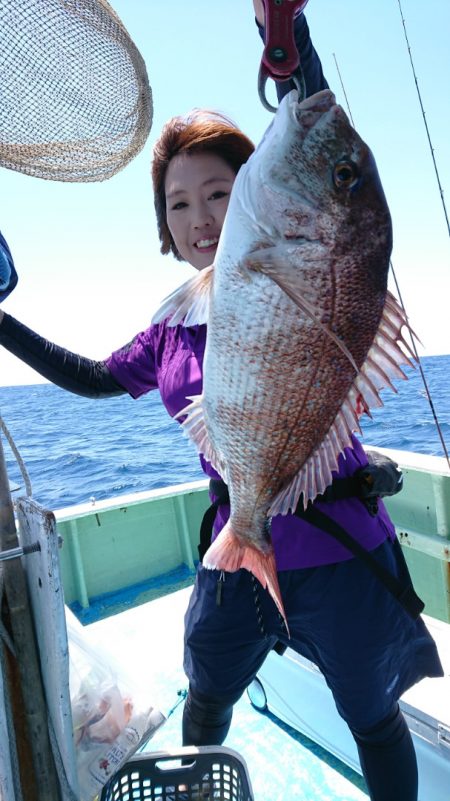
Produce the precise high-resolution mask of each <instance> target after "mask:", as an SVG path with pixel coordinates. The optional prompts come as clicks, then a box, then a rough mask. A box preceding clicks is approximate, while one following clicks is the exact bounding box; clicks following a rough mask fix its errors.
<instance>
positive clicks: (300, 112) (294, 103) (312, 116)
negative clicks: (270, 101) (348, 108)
mask: <svg viewBox="0 0 450 801" xmlns="http://www.w3.org/2000/svg"><path fill="white" fill-rule="evenodd" d="M289 101H290V102H289V112H290V114H291V117H292V119H293V121H294V123H295V124H296V125H297V126H298V127H300V129H301V130H302V132H303V139H305V138H306V136H307V135H308V133H309V132H310V131H311V130H312V129H313V128H314V127H315V126H316V125H317V123H318V122H319V121H320V122H324V123H325V122H326V121H328V120H329V119H330V118H332V117H340V116H344V117H346V114H345V112H344V110H343V109H342V108H341V106H339V105H338V104H337V103H336V96H335V95H334V93H333V92H332V91H331V90H330V89H323V90H322V91H321V92H316V94H314V95H311V96H310V97H306V98H305V99H304V100H302V101H301V102H300V103H299V102H298V93H297V92H296V91H295V90H294V91H293V92H291V96H290V98H289Z"/></svg>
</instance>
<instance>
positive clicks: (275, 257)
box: [245, 242, 358, 372]
mask: <svg viewBox="0 0 450 801" xmlns="http://www.w3.org/2000/svg"><path fill="white" fill-rule="evenodd" d="M291 247H292V246H291ZM297 247H301V249H302V256H303V258H304V259H305V257H306V259H308V252H309V256H310V260H311V261H314V260H318V259H319V257H320V254H321V246H320V245H318V244H317V243H309V242H305V243H304V244H302V245H300V246H299V245H297ZM288 248H289V245H286V243H285V242H283V243H280V244H278V245H275V246H274V247H270V248H262V249H261V250H256V251H253V252H252V253H251V254H250V255H249V257H248V258H247V259H246V260H245V263H246V265H247V266H248V267H249V268H250V269H251V270H254V271H255V272H261V273H264V275H267V276H268V277H269V278H271V279H272V280H273V281H275V283H276V284H278V286H279V287H280V289H282V290H283V292H285V293H286V295H288V297H290V299H291V300H292V301H293V302H294V303H295V305H296V306H298V308H299V309H301V311H302V312H303V313H304V314H306V316H307V317H309V319H310V320H312V321H313V322H314V323H316V325H318V326H319V328H320V329H321V330H322V331H323V332H324V334H325V335H326V336H327V337H329V339H331V340H332V341H333V342H334V343H335V345H337V347H338V348H339V349H340V350H341V351H342V353H343V354H344V355H345V356H346V358H347V359H348V360H349V362H350V364H351V365H352V367H353V368H354V370H355V371H356V372H358V367H357V365H356V362H355V360H354V358H353V356H352V354H351V353H350V351H349V349H348V348H347V346H346V345H345V343H344V342H343V341H342V339H340V338H339V337H338V336H337V335H336V334H335V333H334V331H332V330H331V328H330V327H329V326H327V325H325V324H324V323H322V321H321V319H320V314H319V313H318V312H317V309H316V308H315V307H314V305H313V304H312V303H310V302H309V301H308V300H307V299H306V297H305V295H307V293H308V289H309V282H308V280H307V279H306V278H304V277H303V276H302V273H301V271H300V270H293V269H292V266H291V264H290V263H289V259H288V258H286V250H287V249H288ZM304 251H305V253H304Z"/></svg>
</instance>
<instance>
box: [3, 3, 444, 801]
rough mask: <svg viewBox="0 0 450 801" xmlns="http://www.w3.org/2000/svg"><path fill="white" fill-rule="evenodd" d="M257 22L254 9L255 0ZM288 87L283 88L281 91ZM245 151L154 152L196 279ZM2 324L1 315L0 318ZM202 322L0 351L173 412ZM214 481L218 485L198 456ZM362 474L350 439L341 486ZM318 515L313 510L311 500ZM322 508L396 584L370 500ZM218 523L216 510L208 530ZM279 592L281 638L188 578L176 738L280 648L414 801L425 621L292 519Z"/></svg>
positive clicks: (183, 395) (225, 596)
mask: <svg viewBox="0 0 450 801" xmlns="http://www.w3.org/2000/svg"><path fill="white" fill-rule="evenodd" d="M255 10H256V12H257V16H258V21H259V22H260V23H262V22H263V17H262V7H261V4H260V2H257V0H255ZM296 40H297V45H298V48H299V52H300V58H301V63H302V67H303V70H304V74H305V81H306V89H307V93H308V94H312V93H314V92H316V91H319V90H320V89H323V88H326V82H325V80H324V78H323V74H322V69H321V65H320V61H319V59H318V57H317V55H316V53H315V51H314V49H313V47H312V44H311V41H310V38H309V31H308V27H307V24H306V21H305V18H304V16H303V15H301V16H299V17H298V18H297V20H296ZM288 89H289V86H288V85H287V86H281V87H280V89H279V93H280V94H283V93H284V92H285V91H287V90H288ZM252 150H253V145H252V143H251V142H250V141H249V140H248V139H247V137H246V136H245V135H244V134H243V133H242V132H240V131H239V130H238V129H237V128H235V127H234V126H233V125H232V124H231V123H230V122H229V121H228V120H227V119H226V118H224V117H221V116H220V115H211V114H207V113H200V114H199V113H196V114H195V113H194V114H192V115H191V116H190V117H188V118H174V119H173V120H170V121H169V122H168V123H167V125H166V126H165V128H164V129H163V131H162V133H161V136H160V138H159V140H158V142H157V144H156V146H155V150H154V160H153V169H152V176H153V187H154V194H155V206H156V213H157V220H158V229H159V235H160V240H161V250H162V252H163V253H168V252H172V254H173V255H174V256H175V257H176V258H177V259H181V260H186V261H188V262H189V263H190V264H192V265H193V266H194V267H196V268H197V269H198V270H201V269H203V268H205V267H206V266H208V265H209V264H210V263H211V262H212V261H213V260H214V254H215V251H216V248H217V242H218V238H219V235H220V232H221V229H222V225H223V221H224V217H225V213H226V209H227V205H228V198H229V195H230V192H231V188H232V185H233V181H234V178H235V175H236V173H237V171H238V170H239V167H240V166H241V165H242V164H243V163H244V162H245V161H246V160H247V158H248V157H249V155H250V154H251V152H252ZM0 315H1V312H0ZM205 341H206V327H205V326H195V327H189V328H183V326H182V325H178V326H176V327H174V328H169V327H167V326H166V324H165V323H164V322H163V323H161V324H158V325H153V326H150V327H149V328H148V329H147V330H146V331H144V332H142V333H140V334H138V335H137V336H136V337H135V338H134V339H133V341H132V342H131V343H129V344H128V345H126V346H125V347H123V348H121V349H120V350H118V351H116V352H115V353H113V354H112V355H111V356H110V357H109V358H108V359H106V360H105V361H103V362H94V361H91V360H89V359H86V358H84V357H81V356H78V355H76V354H72V353H69V352H67V351H66V350H64V349H63V348H59V347H57V346H56V345H54V344H52V343H49V342H47V341H45V340H43V339H42V338H41V337H39V336H38V335H37V334H35V333H34V332H32V331H30V330H29V329H27V328H25V327H24V326H23V325H22V324H21V323H19V322H17V321H16V320H14V319H13V318H12V317H10V316H9V315H4V316H3V315H1V316H0V343H1V344H3V345H4V346H5V347H6V348H7V349H8V350H10V351H11V352H12V353H15V354H16V355H17V356H19V358H21V359H23V360H24V361H26V362H27V363H28V364H29V365H31V366H32V367H34V368H35V369H37V370H38V371H39V372H40V373H41V374H42V375H44V376H45V377H46V378H48V379H50V380H51V381H53V382H54V383H56V384H59V385H60V386H62V387H63V388H65V389H68V390H70V391H72V392H77V393H79V394H82V395H86V396H88V397H107V396H112V395H119V394H121V393H125V392H128V393H129V394H130V395H131V396H132V397H134V398H137V397H139V396H140V395H142V394H144V393H146V392H148V391H149V390H151V389H159V391H160V393H161V397H162V400H163V402H164V404H165V406H166V408H167V410H168V412H169V414H170V415H171V416H174V415H175V414H177V412H179V411H180V410H181V409H182V408H183V407H184V406H185V405H186V399H187V397H188V396H192V395H198V394H200V392H201V384H202V361H203V354H204V347H205ZM200 459H201V462H202V467H203V469H204V471H205V473H206V475H207V476H209V477H210V478H212V479H219V478H220V477H219V476H218V475H217V473H215V472H214V470H213V469H212V468H211V466H210V465H209V464H208V463H207V462H206V461H205V460H204V459H203V457H200ZM365 465H367V457H366V455H365V453H364V451H363V449H362V447H361V445H360V443H359V442H358V440H357V439H356V438H354V439H353V448H352V449H350V448H348V449H347V450H346V458H345V459H343V458H340V460H339V468H340V469H339V477H340V478H345V477H351V476H352V475H353V474H354V473H355V471H357V470H358V469H360V468H362V467H364V466H365ZM315 506H317V507H318V508H320V506H323V504H320V503H316V504H315ZM326 511H327V514H328V516H329V517H332V518H333V520H335V521H336V522H337V523H338V524H340V525H341V526H344V527H345V529H346V530H347V531H348V532H350V533H351V534H352V536H353V537H354V539H356V540H357V541H358V542H359V543H360V544H361V545H362V546H363V548H364V549H365V550H366V551H369V552H371V553H372V554H373V555H374V556H375V558H376V559H377V561H378V562H379V563H380V564H382V565H384V566H385V567H386V568H387V570H388V571H390V572H391V573H392V574H394V575H396V576H397V577H398V578H399V579H400V580H401V581H402V582H403V583H404V585H405V586H407V585H408V584H409V582H410V579H409V575H408V571H407V568H406V565H405V563H404V560H403V558H402V555H401V551H400V548H399V545H398V543H397V541H396V538H395V531H394V527H393V525H392V523H391V521H390V520H389V517H388V515H387V513H386V511H385V509H384V507H383V505H382V503H381V502H379V504H378V508H377V509H375V511H374V510H373V509H372V510H371V511H370V510H368V508H367V506H366V505H365V504H364V503H362V502H361V500H359V499H358V498H356V497H346V498H344V499H342V500H332V501H331V502H330V503H327V504H326ZM228 514H229V507H228V506H227V504H226V503H222V504H220V505H219V508H218V511H217V515H216V519H215V523H214V535H217V533H218V532H219V531H220V529H221V528H222V527H223V525H224V523H225V521H226V520H227V517H228ZM272 538H273V543H274V548H275V554H276V561H277V568H278V571H279V583H280V587H281V591H282V596H283V602H284V608H285V610H286V613H287V618H288V622H289V628H290V634H291V639H290V640H287V637H286V631H285V629H284V627H283V624H282V621H281V619H280V617H279V615H278V613H277V611H276V609H275V607H274V605H273V602H272V601H271V599H270V598H269V596H268V595H267V593H266V592H265V591H264V590H263V589H262V587H261V586H260V585H259V584H258V582H257V581H256V580H255V579H254V578H253V577H252V576H251V574H250V573H248V572H247V571H245V570H241V571H238V572H236V573H231V574H227V575H226V576H225V575H224V574H223V573H220V572H218V571H211V570H205V569H204V568H203V567H202V566H201V565H200V566H199V569H198V574H197V578H196V584H195V587H194V590H193V593H192V596H191V600H190V603H189V608H188V611H187V613H186V619H185V627H186V628H185V670H186V673H187V676H188V678H189V688H190V689H189V694H188V697H187V700H186V704H185V708H184V714H183V742H184V744H186V745H187V744H194V745H204V744H208V745H214V744H219V743H222V742H223V741H224V739H225V737H226V734H227V732H228V729H229V726H230V723H231V715H232V707H233V704H234V703H235V702H236V701H237V700H238V698H239V697H240V696H241V694H242V693H243V691H244V690H245V688H246V687H247V686H248V684H249V683H250V681H251V680H252V679H253V677H254V676H255V674H256V672H257V670H258V669H259V667H260V666H261V664H262V662H263V660H264V658H265V657H266V655H267V653H268V652H269V651H270V649H271V648H272V647H274V645H276V644H277V643H278V642H281V643H284V644H289V646H290V647H292V648H294V649H296V650H297V651H298V652H299V653H301V654H303V655H304V656H306V657H308V658H309V659H311V660H312V661H314V662H315V663H316V664H317V665H318V666H319V667H320V669H321V671H322V672H323V674H324V676H325V678H326V680H327V683H328V685H329V686H330V689H331V691H332V692H333V695H334V698H335V701H336V705H337V708H338V710H339V712H340V714H341V715H342V717H343V718H344V719H345V720H346V722H347V723H348V725H349V727H350V729H351V731H352V734H353V736H354V737H355V740H356V743H357V746H358V750H359V754H360V758H361V765H362V769H363V772H364V776H365V778H366V780H367V784H368V787H369V792H370V797H371V799H373V801H416V799H417V765H416V759H415V754H414V748H413V744H412V740H411V736H410V733H409V731H408V728H407V725H406V723H405V721H404V718H403V716H402V714H401V712H400V710H399V706H398V698H399V697H400V695H401V694H402V693H403V692H404V691H405V690H406V689H407V688H408V687H410V686H411V685H412V684H414V683H415V682H417V681H419V680H420V679H421V678H423V677H424V676H438V675H442V668H441V665H440V662H439V657H438V655H437V652H436V648H435V645H434V642H433V640H432V639H431V637H430V635H429V633H428V631H427V630H426V628H425V626H424V623H423V621H421V620H420V619H419V620H417V621H414V620H412V619H411V618H410V617H409V616H408V615H407V614H406V612H405V611H404V610H403V609H402V608H401V606H400V605H399V604H398V603H397V601H396V600H395V599H394V598H393V597H392V596H391V595H390V594H389V593H388V592H387V591H386V589H385V588H384V587H383V585H382V584H381V583H380V581H379V580H378V579H377V578H376V576H375V575H372V574H371V573H370V571H368V570H367V568H366V567H365V565H364V564H363V563H362V562H361V561H360V560H359V559H355V558H354V557H353V556H352V554H351V553H350V552H349V551H348V550H347V549H346V548H345V547H344V546H343V545H341V544H339V543H338V542H335V541H334V540H333V539H332V538H331V537H330V536H329V535H328V534H327V533H326V532H325V531H323V530H321V529H320V528H317V527H316V526H313V525H311V524H310V523H308V522H306V521H305V520H301V519H299V518H298V517H296V516H295V515H287V516H285V517H276V518H274V519H273V521H272Z"/></svg>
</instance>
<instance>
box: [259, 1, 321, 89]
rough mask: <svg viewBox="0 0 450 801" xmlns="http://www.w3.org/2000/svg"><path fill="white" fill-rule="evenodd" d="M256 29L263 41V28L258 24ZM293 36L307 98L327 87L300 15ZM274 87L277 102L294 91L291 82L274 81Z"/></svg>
mask: <svg viewBox="0 0 450 801" xmlns="http://www.w3.org/2000/svg"><path fill="white" fill-rule="evenodd" d="M258 28H259V32H260V35H261V38H262V39H263V41H264V28H262V27H261V25H259V24H258ZM294 35H295V44H296V45H297V51H298V54H299V57H300V65H301V68H302V70H303V77H304V79H305V86H306V96H307V97H309V96H310V95H314V94H315V93H316V92H320V91H321V90H322V89H328V88H329V87H328V84H327V82H326V80H325V77H324V74H323V71H322V64H321V63H320V59H319V56H318V55H317V53H316V51H315V49H314V47H313V43H312V41H311V37H310V35H309V28H308V23H307V22H306V17H305V15H304V14H300V15H299V16H298V17H297V18H296V19H295V21H294ZM276 87H277V95H278V100H281V99H282V98H283V97H284V96H285V95H287V94H288V92H290V91H291V89H295V84H294V83H293V82H292V81H276Z"/></svg>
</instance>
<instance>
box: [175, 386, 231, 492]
mask: <svg viewBox="0 0 450 801" xmlns="http://www.w3.org/2000/svg"><path fill="white" fill-rule="evenodd" d="M188 400H190V401H191V403H190V404H189V405H188V406H185V407H184V409H181V411H180V412H178V413H177V414H176V415H175V419H176V420H178V419H179V418H180V417H184V416H185V415H186V419H185V420H184V421H183V422H182V424H181V427H182V429H183V432H184V433H185V434H186V435H187V436H188V437H189V439H190V440H191V442H193V443H194V445H195V447H196V448H197V451H198V452H199V453H201V454H203V456H204V457H205V459H206V460H207V461H208V462H209V463H210V464H211V465H212V466H213V468H214V470H217V472H218V473H219V475H220V476H222V477H223V478H224V480H225V479H226V468H225V464H224V462H223V459H222V458H221V457H220V455H219V454H218V453H217V451H216V449H215V448H214V446H213V445H212V443H211V440H210V438H209V434H208V430H207V428H206V423H205V417H204V410H203V395H195V396H193V397H191V398H188Z"/></svg>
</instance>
